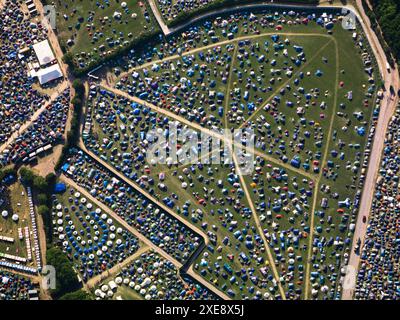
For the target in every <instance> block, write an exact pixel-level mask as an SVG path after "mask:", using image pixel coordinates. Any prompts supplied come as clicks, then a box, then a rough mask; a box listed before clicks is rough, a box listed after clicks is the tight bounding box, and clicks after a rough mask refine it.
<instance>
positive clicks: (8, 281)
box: [0, 270, 37, 300]
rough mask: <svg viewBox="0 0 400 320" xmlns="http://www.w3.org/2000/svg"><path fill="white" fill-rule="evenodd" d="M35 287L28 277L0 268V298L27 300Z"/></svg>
mask: <svg viewBox="0 0 400 320" xmlns="http://www.w3.org/2000/svg"><path fill="white" fill-rule="evenodd" d="M36 288H37V287H36V286H35V285H34V284H33V283H32V282H31V280H30V279H28V278H24V277H22V276H19V275H16V274H13V273H10V272H6V271H3V270H0V300H29V299H30V291H32V290H36Z"/></svg>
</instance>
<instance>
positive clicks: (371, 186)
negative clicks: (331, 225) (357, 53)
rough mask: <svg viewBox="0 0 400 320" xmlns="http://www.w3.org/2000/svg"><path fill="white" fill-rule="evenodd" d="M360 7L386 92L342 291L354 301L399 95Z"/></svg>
mask: <svg viewBox="0 0 400 320" xmlns="http://www.w3.org/2000/svg"><path fill="white" fill-rule="evenodd" d="M357 7H358V9H359V12H360V15H361V17H362V19H363V20H364V22H365V23H362V26H363V29H364V32H365V33H366V35H367V37H368V40H369V42H370V44H371V47H372V49H373V51H374V54H375V57H376V59H377V62H378V64H379V69H380V72H381V75H382V78H383V80H384V82H385V88H386V89H387V91H386V92H385V94H384V98H383V100H382V103H381V112H380V115H379V120H378V124H377V126H376V130H375V137H374V142H373V146H372V151H371V156H370V157H371V158H370V161H369V166H368V172H367V176H366V179H365V184H364V190H363V193H362V197H361V204H360V210H359V214H358V218H357V223H356V229H355V232H354V238H353V246H352V250H351V254H350V259H349V267H350V268H349V272H348V273H347V274H346V276H345V278H344V282H343V283H344V285H346V284H350V288H347V289H343V292H342V299H343V300H351V299H352V298H353V294H354V286H353V284H355V281H356V276H357V271H358V268H359V264H360V256H359V255H357V254H356V253H355V252H354V247H355V246H356V245H357V241H358V239H360V240H361V246H360V247H361V248H362V246H363V244H364V240H365V235H366V232H367V225H368V222H366V223H363V221H362V219H363V216H365V217H366V219H367V220H368V219H369V216H370V213H371V205H372V201H373V198H374V193H375V183H376V178H377V174H378V171H379V167H380V162H381V157H382V150H383V146H384V140H385V135H386V130H387V126H388V123H389V121H390V119H391V117H392V115H393V113H394V111H395V110H396V106H397V103H398V97H397V96H391V95H390V90H389V87H390V85H393V87H394V89H395V92H397V90H398V89H399V84H400V81H399V72H398V70H397V67H396V69H392V70H390V72H389V71H388V70H386V63H387V59H386V55H385V53H384V51H383V49H382V46H381V44H380V43H379V40H378V38H377V36H376V34H375V33H374V32H373V31H372V30H371V28H370V21H369V18H368V17H367V15H366V14H365V11H364V9H363V6H362V2H361V0H357Z"/></svg>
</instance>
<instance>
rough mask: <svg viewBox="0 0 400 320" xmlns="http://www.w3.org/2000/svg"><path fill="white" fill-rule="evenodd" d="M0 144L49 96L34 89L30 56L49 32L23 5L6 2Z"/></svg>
mask: <svg viewBox="0 0 400 320" xmlns="http://www.w3.org/2000/svg"><path fill="white" fill-rule="evenodd" d="M0 29H1V30H2V33H1V45H0V52H1V53H0V78H1V80H0V143H3V142H5V141H7V139H8V138H9V137H10V135H11V134H12V133H13V132H14V131H16V130H18V129H19V128H20V126H21V125H22V124H23V123H24V122H26V121H27V120H28V119H29V118H30V117H31V116H32V114H33V113H34V111H35V110H37V109H38V108H39V107H40V106H41V105H42V103H43V102H44V101H45V98H46V96H45V95H42V94H40V93H39V92H38V91H37V90H35V89H33V87H32V85H33V83H34V79H33V78H32V77H30V76H28V74H27V71H28V64H29V63H35V62H36V61H37V60H36V57H34V56H33V55H28V54H27V53H28V52H30V48H31V46H32V45H33V44H34V43H35V42H39V41H42V40H44V39H45V38H46V30H45V28H42V27H41V26H40V25H38V24H35V23H33V22H30V21H29V19H26V18H25V16H24V13H23V11H22V10H21V8H20V4H19V3H18V2H15V1H11V0H6V1H5V3H4V6H2V9H1V11H0Z"/></svg>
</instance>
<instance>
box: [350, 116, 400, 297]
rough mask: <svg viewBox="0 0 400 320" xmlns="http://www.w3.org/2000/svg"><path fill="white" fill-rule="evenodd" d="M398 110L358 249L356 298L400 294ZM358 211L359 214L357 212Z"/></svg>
mask: <svg viewBox="0 0 400 320" xmlns="http://www.w3.org/2000/svg"><path fill="white" fill-rule="evenodd" d="M399 138H400V109H397V110H396V114H395V115H394V116H393V118H392V120H391V122H390V123H389V127H388V131H387V134H386V139H385V144H384V151H383V155H382V162H381V167H380V170H379V175H378V178H377V184H376V190H375V197H374V201H373V203H372V212H371V213H370V218H369V220H368V221H366V222H365V223H368V227H367V235H366V239H365V242H364V246H363V248H358V250H359V251H361V262H360V268H359V272H358V276H357V286H356V290H355V298H356V299H360V300H370V299H373V300H386V299H388V300H398V299H399V297H400V271H399V270H400V250H399V248H400V237H399V214H400V194H399V172H400V166H399V163H400V156H399V148H400V145H399ZM360 214H362V213H361V212H360Z"/></svg>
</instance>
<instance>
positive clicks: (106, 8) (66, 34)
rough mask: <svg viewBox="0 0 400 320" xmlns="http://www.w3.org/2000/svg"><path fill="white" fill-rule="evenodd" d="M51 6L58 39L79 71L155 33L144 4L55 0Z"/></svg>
mask: <svg viewBox="0 0 400 320" xmlns="http://www.w3.org/2000/svg"><path fill="white" fill-rule="evenodd" d="M123 3H125V4H127V6H126V7H123V6H122V4H123ZM55 6H56V11H57V32H58V37H59V39H60V42H61V44H62V46H63V47H64V48H66V50H67V51H68V52H71V53H72V55H73V58H74V62H75V64H76V65H77V66H78V67H79V68H84V67H86V66H87V65H89V64H91V63H93V62H94V61H101V60H102V59H104V58H105V57H106V56H107V55H110V54H111V53H112V52H113V51H115V50H117V49H118V48H123V47H126V46H129V44H130V43H131V42H132V41H134V40H135V39H137V38H139V37H141V36H143V35H146V34H151V33H155V32H157V31H158V24H157V23H156V22H155V21H154V20H153V18H152V15H150V12H149V11H148V8H147V4H146V1H140V0H132V1H127V2H124V1H119V0H100V1H95V0H87V1H86V0H85V1H84V0H67V1H60V0H58V1H55Z"/></svg>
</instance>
